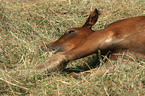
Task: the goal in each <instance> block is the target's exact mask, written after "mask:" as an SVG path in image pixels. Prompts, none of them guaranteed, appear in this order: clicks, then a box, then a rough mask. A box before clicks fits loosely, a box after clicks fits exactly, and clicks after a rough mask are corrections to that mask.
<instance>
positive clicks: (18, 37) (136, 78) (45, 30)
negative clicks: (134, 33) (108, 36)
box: [0, 0, 145, 96]
mask: <svg viewBox="0 0 145 96" xmlns="http://www.w3.org/2000/svg"><path fill="white" fill-rule="evenodd" d="M144 5H145V1H144V0H102V1H101V0H54V1H50V0H13V1H11V0H2V1H0V21H1V22H0V26H1V27H0V95H34V96H35V95H36V96H39V95H58V96H61V95H68V96H69V95H71V96H74V95H75V96H78V95H87V96H92V95H95V96H96V95H108V96H109V95H139V96H143V95H145V61H140V62H138V61H135V60H134V59H132V58H130V59H129V60H126V61H123V60H122V58H120V59H119V60H117V61H115V62H113V61H110V65H111V66H110V67H109V68H108V66H107V65H106V64H104V62H103V61H102V63H101V66H100V67H99V68H98V69H97V70H96V71H95V72H93V73H92V74H90V75H88V76H83V75H82V76H80V78H77V79H76V78H72V77H70V76H67V75H66V74H64V73H52V74H51V75H50V76H47V75H46V74H41V75H38V74H35V66H36V65H38V64H40V63H42V62H44V61H45V60H46V59H47V58H49V54H48V53H44V52H42V51H41V50H40V48H39V47H40V45H41V44H42V42H52V41H54V40H56V39H57V38H58V37H59V36H61V35H62V34H63V33H64V32H65V30H66V29H67V28H71V27H78V26H81V25H82V24H83V23H84V22H85V20H86V18H87V17H88V15H89V13H90V12H91V11H92V10H93V9H94V8H98V9H99V10H100V11H101V12H102V14H101V16H100V18H99V21H98V23H97V24H96V25H95V26H94V29H95V30H99V29H101V28H104V27H105V26H106V25H108V24H109V23H110V22H113V21H116V20H119V19H122V18H127V17H132V16H139V15H144V14H145V7H144ZM90 58H91V57H90ZM88 60H89V59H88V58H85V59H81V60H77V61H74V62H72V63H71V64H70V65H69V66H68V67H75V66H76V67H77V65H78V64H80V65H83V64H88V62H87V61H88ZM130 61H131V62H130Z"/></svg>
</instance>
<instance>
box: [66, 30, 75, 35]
mask: <svg viewBox="0 0 145 96" xmlns="http://www.w3.org/2000/svg"><path fill="white" fill-rule="evenodd" d="M74 32H75V30H69V31H67V32H66V34H71V33H74Z"/></svg>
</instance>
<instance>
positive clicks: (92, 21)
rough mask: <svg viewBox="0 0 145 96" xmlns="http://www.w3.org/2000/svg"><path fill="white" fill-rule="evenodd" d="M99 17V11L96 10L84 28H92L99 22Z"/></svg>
mask: <svg viewBox="0 0 145 96" xmlns="http://www.w3.org/2000/svg"><path fill="white" fill-rule="evenodd" d="M98 17H99V11H98V10H97V9H95V10H94V11H93V12H92V13H91V14H90V16H89V18H88V19H87V21H86V23H85V24H84V25H83V27H88V28H91V27H92V26H93V25H94V24H95V23H96V22H97V20H98Z"/></svg>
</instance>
